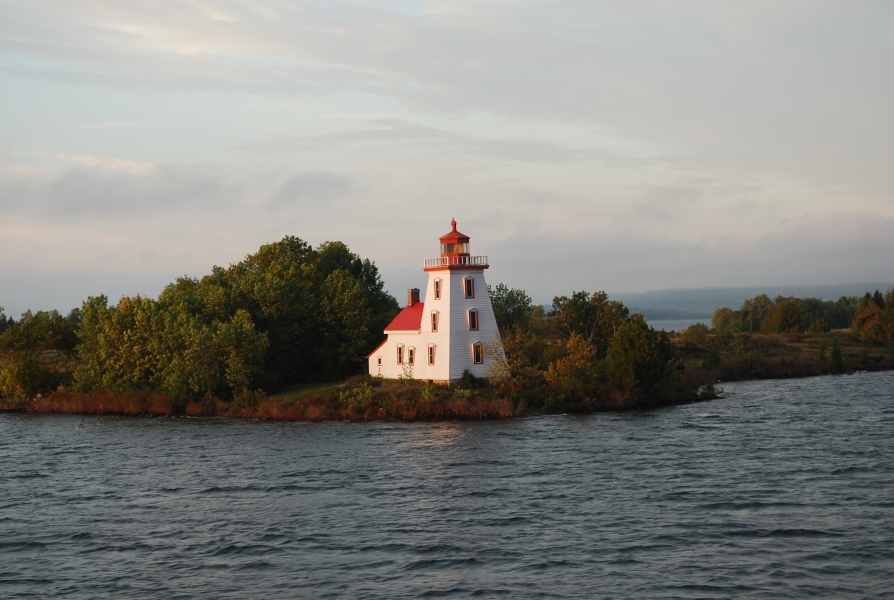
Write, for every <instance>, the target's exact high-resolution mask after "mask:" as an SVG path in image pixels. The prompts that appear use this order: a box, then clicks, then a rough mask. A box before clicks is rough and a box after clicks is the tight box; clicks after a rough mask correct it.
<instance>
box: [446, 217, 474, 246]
mask: <svg viewBox="0 0 894 600" xmlns="http://www.w3.org/2000/svg"><path fill="white" fill-rule="evenodd" d="M450 225H452V226H453V231H451V232H450V233H448V234H447V235H442V236H441V241H442V242H445V243H447V242H454V243H455V242H462V243H465V242H468V241H469V236H467V235H466V234H464V233H460V232H458V231H457V230H456V219H453V220H452V221H450Z"/></svg>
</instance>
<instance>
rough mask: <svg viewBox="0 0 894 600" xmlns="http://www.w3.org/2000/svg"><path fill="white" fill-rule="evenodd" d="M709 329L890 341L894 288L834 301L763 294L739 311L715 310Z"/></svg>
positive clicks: (893, 323) (893, 325) (893, 334)
mask: <svg viewBox="0 0 894 600" xmlns="http://www.w3.org/2000/svg"><path fill="white" fill-rule="evenodd" d="M711 326H712V328H713V329H714V331H715V332H717V333H724V332H732V333H740V332H750V333H758V332H759V333H790V332H798V333H803V332H808V333H826V332H829V331H831V330H833V329H849V330H850V331H851V333H852V335H853V336H854V338H855V339H858V340H860V341H863V342H890V341H892V340H894V289H891V290H888V293H886V294H882V293H881V292H880V291H878V290H876V291H875V293H874V294H871V293H869V292H867V293H866V295H865V296H863V297H862V298H860V297H858V296H850V297H844V296H843V297H841V298H839V299H838V300H837V301H831V300H826V301H824V300H820V299H818V298H793V297H786V296H777V297H776V298H775V299H772V300H771V299H770V298H769V297H768V296H767V295H766V294H761V295H760V296H755V297H754V298H749V299H747V300H745V301H744V302H743V303H742V307H741V308H740V309H739V310H733V309H731V308H719V309H717V310H716V311H714V316H713V318H712V319H711Z"/></svg>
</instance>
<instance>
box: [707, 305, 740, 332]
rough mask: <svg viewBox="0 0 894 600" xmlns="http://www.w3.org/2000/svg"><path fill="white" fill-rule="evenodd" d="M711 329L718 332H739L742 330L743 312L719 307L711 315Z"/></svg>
mask: <svg viewBox="0 0 894 600" xmlns="http://www.w3.org/2000/svg"><path fill="white" fill-rule="evenodd" d="M711 329H713V330H714V331H715V332H716V333H725V334H730V333H739V332H741V331H742V314H741V313H740V312H739V311H737V310H733V309H731V308H718V309H717V310H715V311H714V316H712V317H711Z"/></svg>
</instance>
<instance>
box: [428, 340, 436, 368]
mask: <svg viewBox="0 0 894 600" xmlns="http://www.w3.org/2000/svg"><path fill="white" fill-rule="evenodd" d="M428 366H430V367H433V366H435V345H434V344H429V345H428Z"/></svg>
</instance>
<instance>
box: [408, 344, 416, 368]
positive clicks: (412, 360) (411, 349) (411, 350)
mask: <svg viewBox="0 0 894 600" xmlns="http://www.w3.org/2000/svg"><path fill="white" fill-rule="evenodd" d="M407 364H408V365H410V366H411V367H413V366H416V346H407Z"/></svg>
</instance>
